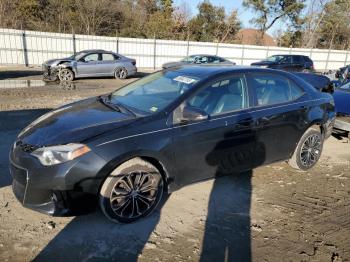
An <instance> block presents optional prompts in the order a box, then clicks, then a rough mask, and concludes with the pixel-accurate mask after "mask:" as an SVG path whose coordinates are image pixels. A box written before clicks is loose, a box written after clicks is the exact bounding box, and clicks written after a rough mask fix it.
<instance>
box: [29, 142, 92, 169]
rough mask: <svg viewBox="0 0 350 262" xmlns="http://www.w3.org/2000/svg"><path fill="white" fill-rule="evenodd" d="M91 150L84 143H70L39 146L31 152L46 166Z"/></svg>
mask: <svg viewBox="0 0 350 262" xmlns="http://www.w3.org/2000/svg"><path fill="white" fill-rule="evenodd" d="M90 151H91V150H90V148H89V147H88V146H86V145H83V144H68V145H59V146H48V147H42V148H38V149H36V150H35V151H33V152H32V153H31V154H32V155H33V156H35V157H37V158H38V159H39V161H40V163H41V164H43V165H44V166H52V165H56V164H60V163H64V162H67V161H70V160H73V159H75V158H77V157H79V156H82V155H84V154H86V153H88V152H90Z"/></svg>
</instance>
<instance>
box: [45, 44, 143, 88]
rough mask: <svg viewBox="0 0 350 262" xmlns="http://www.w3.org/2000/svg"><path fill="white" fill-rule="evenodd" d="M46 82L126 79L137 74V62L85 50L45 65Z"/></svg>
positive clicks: (123, 57)
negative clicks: (90, 78)
mask: <svg viewBox="0 0 350 262" xmlns="http://www.w3.org/2000/svg"><path fill="white" fill-rule="evenodd" d="M43 71H44V80H51V81H55V80H57V78H58V79H59V80H61V81H72V80H74V79H75V78H81V77H103V76H105V77H110V76H114V77H115V78H119V79H125V78H127V77H128V76H132V75H135V74H136V72H137V68H136V60H135V59H131V58H128V57H125V56H122V55H120V54H116V53H114V52H110V51H105V50H83V51H80V52H77V53H76V54H74V55H72V56H70V57H67V58H61V59H53V60H48V61H46V62H44V63H43Z"/></svg>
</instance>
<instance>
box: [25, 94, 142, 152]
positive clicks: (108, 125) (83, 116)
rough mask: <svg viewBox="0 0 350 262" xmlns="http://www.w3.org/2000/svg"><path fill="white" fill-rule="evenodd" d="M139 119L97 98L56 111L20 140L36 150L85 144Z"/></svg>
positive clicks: (34, 123) (37, 122)
mask: <svg viewBox="0 0 350 262" xmlns="http://www.w3.org/2000/svg"><path fill="white" fill-rule="evenodd" d="M135 119H137V118H136V117H135V116H134V115H132V114H125V113H121V112H119V111H116V110H114V109H112V108H110V107H108V106H107V105H105V104H103V103H102V102H101V101H100V100H99V99H98V98H90V99H87V100H83V101H79V102H76V103H73V104H70V105H66V106H63V107H61V108H58V109H56V110H53V111H51V112H49V113H47V114H45V115H43V116H41V117H40V118H38V119H37V120H35V121H34V122H33V123H31V124H30V125H29V126H27V127H26V128H25V129H23V131H22V132H21V133H20V134H19V136H18V140H21V141H23V142H24V143H26V144H30V145H35V146H50V145H60V144H68V143H77V142H82V141H84V140H86V139H88V138H90V137H93V136H97V135H100V134H102V133H105V132H107V131H110V130H112V129H116V128H118V127H120V126H123V125H125V124H127V123H129V122H132V121H134V120H135Z"/></svg>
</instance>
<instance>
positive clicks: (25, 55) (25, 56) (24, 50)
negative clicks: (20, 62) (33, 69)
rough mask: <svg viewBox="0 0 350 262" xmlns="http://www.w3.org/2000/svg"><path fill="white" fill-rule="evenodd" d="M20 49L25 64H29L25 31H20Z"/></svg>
mask: <svg viewBox="0 0 350 262" xmlns="http://www.w3.org/2000/svg"><path fill="white" fill-rule="evenodd" d="M22 49H23V58H24V64H25V66H29V61H28V49H27V39H26V32H25V31H23V32H22Z"/></svg>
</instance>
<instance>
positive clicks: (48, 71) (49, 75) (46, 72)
mask: <svg viewBox="0 0 350 262" xmlns="http://www.w3.org/2000/svg"><path fill="white" fill-rule="evenodd" d="M42 71H43V77H44V79H48V80H56V79H57V77H58V69H57V68H56V67H52V66H49V65H47V64H42Z"/></svg>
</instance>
